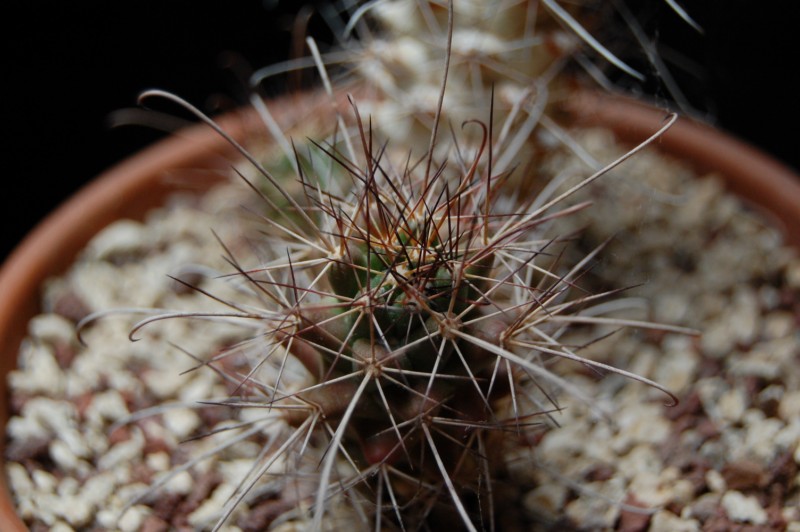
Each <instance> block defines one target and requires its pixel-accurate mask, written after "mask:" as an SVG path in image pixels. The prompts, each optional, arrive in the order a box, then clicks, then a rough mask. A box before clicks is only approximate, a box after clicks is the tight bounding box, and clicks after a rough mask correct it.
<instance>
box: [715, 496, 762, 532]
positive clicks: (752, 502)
mask: <svg viewBox="0 0 800 532" xmlns="http://www.w3.org/2000/svg"><path fill="white" fill-rule="evenodd" d="M722 507H723V508H724V509H725V513H726V514H728V518H730V519H731V520H732V521H736V522H738V523H751V524H754V525H763V524H766V522H767V512H766V511H764V508H762V507H761V505H760V504H759V502H758V499H756V498H755V497H750V496H746V495H744V494H742V493H741V492H739V491H735V490H730V491H727V492H725V495H723V496H722Z"/></svg>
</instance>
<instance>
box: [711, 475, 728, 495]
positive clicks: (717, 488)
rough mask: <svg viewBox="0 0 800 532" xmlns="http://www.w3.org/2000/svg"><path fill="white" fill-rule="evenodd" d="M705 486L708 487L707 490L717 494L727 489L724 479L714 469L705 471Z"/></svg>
mask: <svg viewBox="0 0 800 532" xmlns="http://www.w3.org/2000/svg"><path fill="white" fill-rule="evenodd" d="M706 484H707V485H708V489H710V490H711V491H714V492H717V493H722V492H724V491H725V490H727V489H728V485H727V484H726V483H725V477H723V476H722V474H720V472H719V471H717V470H715V469H709V470H708V471H706Z"/></svg>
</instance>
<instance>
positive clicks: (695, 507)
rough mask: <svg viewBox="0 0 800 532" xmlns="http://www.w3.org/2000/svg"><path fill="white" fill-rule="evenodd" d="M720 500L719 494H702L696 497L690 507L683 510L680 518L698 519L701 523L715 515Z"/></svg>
mask: <svg viewBox="0 0 800 532" xmlns="http://www.w3.org/2000/svg"><path fill="white" fill-rule="evenodd" d="M721 498H722V496H721V495H720V494H719V493H704V494H702V495H700V496H699V497H697V498H696V499H695V500H694V501H693V502H692V503H691V505H689V506H686V507H685V508H684V509H683V512H681V517H683V518H684V519H689V518H693V519H698V520H699V521H701V522H705V521H707V520H708V519H710V518H712V517H713V516H714V515H716V513H717V509H718V508H719V501H720V499H721Z"/></svg>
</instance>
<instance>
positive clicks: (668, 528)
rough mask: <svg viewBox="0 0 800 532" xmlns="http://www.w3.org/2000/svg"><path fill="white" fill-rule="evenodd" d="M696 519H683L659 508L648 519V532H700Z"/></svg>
mask: <svg viewBox="0 0 800 532" xmlns="http://www.w3.org/2000/svg"><path fill="white" fill-rule="evenodd" d="M700 530H701V529H700V523H699V522H698V521H697V520H696V519H684V518H681V517H678V516H677V515H675V514H674V513H672V512H670V511H667V510H659V511H658V512H656V513H655V514H654V515H653V518H652V519H651V520H650V529H649V532H700Z"/></svg>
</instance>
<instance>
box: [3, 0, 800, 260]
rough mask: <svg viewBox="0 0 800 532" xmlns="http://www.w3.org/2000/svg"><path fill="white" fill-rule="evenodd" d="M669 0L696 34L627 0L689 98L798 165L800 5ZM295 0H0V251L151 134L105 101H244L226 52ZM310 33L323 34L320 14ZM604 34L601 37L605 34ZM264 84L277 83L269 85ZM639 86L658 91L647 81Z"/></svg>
mask: <svg viewBox="0 0 800 532" xmlns="http://www.w3.org/2000/svg"><path fill="white" fill-rule="evenodd" d="M620 1H621V0H620ZM681 3H682V5H684V6H685V7H686V8H687V10H688V11H690V12H691V13H692V14H693V16H694V17H695V18H696V19H697V20H698V21H699V22H700V23H701V24H702V25H703V26H704V28H705V35H703V36H701V35H698V34H697V33H696V32H694V31H693V30H691V29H690V28H688V27H687V26H686V25H685V24H683V23H682V22H680V21H679V20H678V19H677V17H676V16H675V15H674V13H672V12H671V11H669V9H668V8H666V2H665V0H628V5H629V6H630V7H631V8H632V10H634V11H636V12H637V13H639V14H640V16H641V19H642V23H643V24H644V26H645V28H646V30H647V31H648V33H649V34H650V35H655V36H657V38H658V42H659V43H660V46H661V48H662V49H663V51H664V57H665V58H669V59H670V60H674V61H677V62H678V63H680V64H682V65H683V66H684V68H683V69H679V70H678V77H679V82H680V84H681V86H682V87H684V89H685V91H686V92H687V95H688V96H689V98H690V100H691V101H692V103H693V104H694V105H695V106H696V107H698V108H699V109H701V110H703V111H704V112H705V113H706V115H707V117H708V118H710V119H713V120H716V121H717V123H718V124H719V125H721V126H722V127H723V128H726V129H728V130H730V131H733V132H734V133H736V134H738V135H739V136H741V137H743V138H747V139H749V140H751V141H752V142H754V143H756V144H757V145H760V146H762V147H763V148H764V149H766V150H767V151H769V152H771V153H773V154H774V155H776V156H777V157H779V158H781V159H783V160H784V161H785V162H787V163H788V164H790V165H792V166H794V167H795V168H798V167H800V150H798V148H797V147H796V143H797V139H798V135H797V134H796V133H795V131H796V129H797V127H798V123H799V122H798V120H800V105H799V104H798V103H797V100H796V97H795V93H796V91H797V86H798V85H797V81H796V80H795V76H796V70H797V68H798V66H800V61H798V57H799V56H800V45H798V35H797V34H798V27H797V24H798V22H800V17H798V13H797V8H794V7H790V6H793V5H794V4H795V2H791V1H786V2H776V1H775V2H770V1H765V2H755V1H752V0H749V1H745V0H703V1H695V2H692V1H689V0H684V1H683V2H681ZM302 4H303V3H302V2H287V1H284V2H279V1H278V0H272V1H259V0H236V1H227V2H225V1H223V0H212V1H209V0H206V1H199V0H160V1H154V0H135V1H134V0H113V1H105V2H98V1H84V2H80V1H77V2H55V1H51V2H41V1H26V2H23V1H19V0H14V1H11V2H8V1H7V2H4V3H3V4H2V7H0V13H2V15H0V16H2V18H1V19H0V20H2V22H3V31H2V34H3V37H2V38H3V45H2V58H3V61H2V64H1V65H2V66H0V68H2V83H0V85H1V86H2V93H1V94H0V102H2V115H1V116H0V119H1V120H2V122H1V123H2V131H3V133H4V134H3V146H4V147H3V150H2V152H1V153H0V155H1V156H2V164H0V171H1V172H2V220H0V224H2V247H1V248H0V260H1V259H2V258H4V257H5V256H6V254H7V253H8V252H9V251H10V250H11V249H12V248H13V246H14V245H15V244H16V243H17V242H18V241H19V240H20V239H21V238H22V237H23V236H24V234H25V233H27V232H28V231H29V230H30V228H31V227H32V226H33V225H34V224H35V223H36V222H37V221H38V220H40V219H41V218H42V217H43V216H44V215H46V214H47V213H48V212H49V211H51V210H52V209H53V208H54V207H55V206H56V205H57V204H58V203H60V202H61V201H63V199H64V198H66V197H67V196H68V195H69V194H71V193H72V192H73V191H74V190H76V189H77V188H78V187H79V186H80V185H81V184H83V183H85V182H86V181H88V180H89V179H91V178H92V177H94V176H95V175H97V174H99V173H100V172H101V171H102V170H104V169H105V168H107V167H109V166H111V165H112V164H113V163H115V162H117V161H119V160H121V159H122V158H124V157H125V156H127V155H130V154H132V153H134V152H136V151H137V150H138V149H140V148H141V147H142V146H144V145H146V144H148V143H150V142H152V141H154V140H156V139H158V138H160V137H161V135H160V134H158V133H156V132H153V131H150V130H147V129H144V128H135V127H126V128H119V129H114V130H110V129H109V128H108V117H109V114H110V113H111V112H113V111H115V110H118V109H122V108H128V107H133V106H135V104H136V96H137V94H138V93H139V92H141V91H142V90H143V89H147V88H153V87H157V88H162V89H167V90H170V91H173V92H176V93H178V94H179V95H181V96H183V97H184V98H186V99H187V100H189V101H191V102H193V103H195V104H197V105H198V106H200V107H201V108H203V109H205V110H207V111H210V112H213V111H214V110H216V109H221V108H226V107H230V106H232V105H234V104H235V103H236V102H243V101H244V95H245V94H246V91H245V90H244V87H243V85H242V83H240V81H239V80H238V79H237V76H236V75H234V74H232V73H231V70H230V69H226V68H224V67H223V66H222V65H223V64H225V63H227V64H231V58H236V59H234V60H233V64H235V65H238V67H237V68H246V67H245V65H247V64H250V65H253V66H254V67H259V66H263V65H266V64H270V63H272V62H275V61H277V60H280V59H284V58H286V57H287V56H288V54H289V46H290V42H291V39H290V35H291V28H292V24H293V21H294V20H295V16H294V15H295V14H296V13H297V12H298V10H300V8H301V6H302ZM756 6H758V7H756ZM790 9H791V11H789V10H790ZM311 33H312V34H314V35H316V36H319V38H320V40H321V41H323V42H325V41H329V40H330V36H329V35H328V34H327V33H326V31H325V24H324V23H323V22H322V20H321V18H320V17H318V16H315V17H313V18H312V24H311ZM607 38H608V39H609V40H612V41H613V38H614V32H609V34H608V36H607ZM604 42H606V41H604ZM231 53H233V55H231ZM645 68H646V67H645ZM267 90H268V92H274V93H277V92H279V91H280V87H279V86H274V87H269V88H268V89H267ZM643 90H644V91H645V92H649V93H650V94H651V95H653V96H655V97H656V99H659V100H660V99H663V98H664V97H665V91H664V90H663V88H662V87H660V85H659V84H658V83H657V82H650V83H647V84H645V86H644V87H643ZM799 208H800V207H799Z"/></svg>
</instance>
